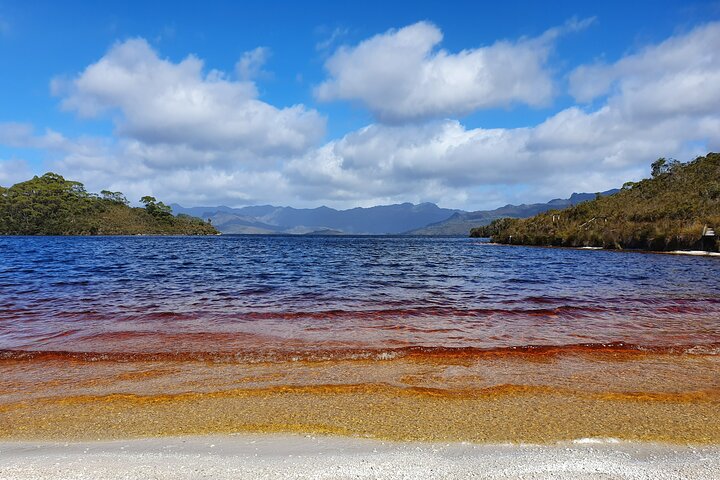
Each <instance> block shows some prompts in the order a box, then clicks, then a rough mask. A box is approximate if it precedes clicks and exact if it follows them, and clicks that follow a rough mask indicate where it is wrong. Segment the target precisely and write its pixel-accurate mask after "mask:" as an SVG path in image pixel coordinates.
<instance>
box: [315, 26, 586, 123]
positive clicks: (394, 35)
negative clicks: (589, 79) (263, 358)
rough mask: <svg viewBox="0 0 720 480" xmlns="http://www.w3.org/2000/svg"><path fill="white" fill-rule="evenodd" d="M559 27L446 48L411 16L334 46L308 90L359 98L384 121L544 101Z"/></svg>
mask: <svg viewBox="0 0 720 480" xmlns="http://www.w3.org/2000/svg"><path fill="white" fill-rule="evenodd" d="M573 25H574V27H573V28H579V26H578V25H580V24H579V23H577V22H575V23H574V24H573ZM559 33H561V29H553V30H550V31H548V32H546V34H545V35H542V36H540V37H538V38H526V39H521V40H518V41H514V42H511V41H498V42H496V43H494V44H492V45H489V46H485V47H479V48H473V49H467V50H462V51H460V52H457V53H450V52H448V51H446V50H442V49H437V46H438V44H439V43H440V42H441V41H442V38H443V34H442V32H441V31H440V29H439V28H438V27H437V26H435V25H433V24H431V23H428V22H418V23H416V24H414V25H410V26H407V27H405V28H401V29H399V30H390V31H388V32H386V33H383V34H380V35H376V36H374V37H372V38H370V39H367V40H365V41H363V42H361V43H360V44H358V45H356V46H354V47H341V48H340V49H338V50H337V51H336V52H335V53H334V54H333V55H332V56H331V57H330V58H328V60H327V61H326V62H325V68H326V70H327V72H328V74H329V78H328V79H327V80H326V81H324V82H323V83H321V84H320V85H319V86H318V87H317V88H316V90H315V94H316V96H317V98H318V99H320V100H322V101H330V100H351V101H357V102H360V103H361V104H363V105H364V106H366V107H367V108H368V109H370V110H371V111H372V112H373V114H374V115H375V116H376V117H377V118H379V119H380V120H382V121H385V122H391V123H398V122H403V121H408V120H419V119H428V118H433V117H446V116H453V115H463V114H467V113H469V112H472V111H475V110H478V109H481V108H490V107H500V106H507V105H511V104H513V103H524V104H528V105H532V106H540V105H545V104H547V103H548V102H549V101H550V99H551V98H552V96H553V92H554V88H553V81H552V76H551V72H550V71H549V70H548V68H547V65H546V63H547V59H548V55H549V53H550V50H551V47H552V45H553V40H554V39H555V38H556V37H557V35H558V34H559Z"/></svg>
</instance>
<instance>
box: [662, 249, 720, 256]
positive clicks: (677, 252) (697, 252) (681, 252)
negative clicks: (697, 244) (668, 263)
mask: <svg viewBox="0 0 720 480" xmlns="http://www.w3.org/2000/svg"><path fill="white" fill-rule="evenodd" d="M668 253H671V254H673V255H692V256H695V257H720V253H717V252H706V251H705V250H673V251H672V252H668Z"/></svg>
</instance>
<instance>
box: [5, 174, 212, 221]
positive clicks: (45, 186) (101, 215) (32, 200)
mask: <svg viewBox="0 0 720 480" xmlns="http://www.w3.org/2000/svg"><path fill="white" fill-rule="evenodd" d="M140 201H141V203H143V204H144V205H145V208H133V207H130V205H129V202H128V201H127V199H126V198H125V196H124V195H123V194H122V193H120V192H110V191H107V190H103V191H102V192H100V193H99V194H94V193H88V192H87V191H86V190H85V187H84V186H83V184H82V183H80V182H74V181H70V180H66V179H64V178H63V177H62V176H60V175H58V174H55V173H46V174H45V175H43V176H41V177H37V176H36V177H34V178H32V179H31V180H28V181H26V182H21V183H17V184H15V185H13V186H12V187H10V188H4V187H0V234H1V235H138V234H146V235H210V234H216V233H217V230H215V228H214V227H213V226H212V225H210V224H209V223H207V222H205V221H204V220H202V219H200V218H196V217H191V216H189V215H178V216H177V217H176V216H173V215H172V212H171V210H170V207H168V206H167V205H165V204H164V203H162V202H158V201H157V200H156V199H155V198H154V197H143V198H142V199H141V200H140Z"/></svg>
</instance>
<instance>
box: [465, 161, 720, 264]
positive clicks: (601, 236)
mask: <svg viewBox="0 0 720 480" xmlns="http://www.w3.org/2000/svg"><path fill="white" fill-rule="evenodd" d="M705 227H710V228H713V229H714V230H715V231H716V232H718V231H720V154H717V153H709V154H707V156H705V157H699V158H697V159H695V160H693V161H692V162H689V163H680V162H678V161H675V160H673V161H668V160H666V159H664V158H661V159H658V160H657V161H655V162H654V163H653V164H652V178H649V179H645V180H642V181H640V182H637V183H633V182H628V183H626V184H625V185H623V188H622V190H620V191H619V192H618V193H616V194H614V195H611V196H607V197H598V198H596V199H595V200H591V201H588V202H583V203H580V204H578V205H575V206H573V207H570V208H566V209H564V210H550V211H547V212H545V213H542V214H540V215H536V216H534V217H531V218H525V219H512V218H502V219H499V220H495V221H494V222H492V223H491V224H489V225H487V226H484V227H479V228H475V229H473V230H472V231H471V236H474V237H490V238H492V240H493V241H494V242H498V243H513V244H521V245H553V246H565V247H583V246H587V247H604V248H611V249H624V248H633V249H644V250H655V251H666V250H678V249H696V248H701V246H702V245H701V242H702V236H703V231H704V228H705ZM716 238H717V237H716ZM718 243H719V242H718V241H717V240H715V241H714V245H712V244H711V245H707V242H706V245H704V246H705V248H710V249H714V250H718V248H719V247H720V245H719V244H718Z"/></svg>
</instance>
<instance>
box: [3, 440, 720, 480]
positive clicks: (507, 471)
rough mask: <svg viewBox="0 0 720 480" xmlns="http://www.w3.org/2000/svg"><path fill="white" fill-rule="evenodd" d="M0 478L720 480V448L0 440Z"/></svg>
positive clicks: (592, 444)
mask: <svg viewBox="0 0 720 480" xmlns="http://www.w3.org/2000/svg"><path fill="white" fill-rule="evenodd" d="M0 458H2V462H1V463H0V479H3V480H5V479H7V480H11V479H12V480H25V479H28V480H29V479H134V478H143V479H198V478H213V479H225V478H228V479H229V478H253V479H265V478H267V479H269V478H298V479H299V478H319V479H330V478H332V479H345V478H348V479H349V478H372V479H376V478H377V479H384V478H483V479H657V480H662V479H673V480H675V479H685V478H687V479H698V480H701V479H716V478H720V447H717V446H712V447H709V446H703V447H692V446H673V445H664V444H653V443H631V442H616V441H612V440H611V441H607V440H606V441H597V440H584V441H582V440H581V441H575V442H564V443H558V444H555V445H481V444H471V443H442V444H439V443H394V442H381V441H377V440H366V439H358V438H342V437H324V436H300V435H247V434H242V435H226V436H207V437H171V438H152V439H138V440H125V441H123V440H119V441H102V442H82V443H49V442H2V443H0Z"/></svg>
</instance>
